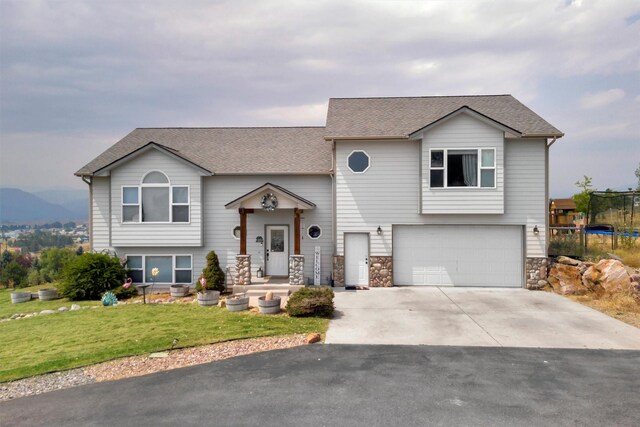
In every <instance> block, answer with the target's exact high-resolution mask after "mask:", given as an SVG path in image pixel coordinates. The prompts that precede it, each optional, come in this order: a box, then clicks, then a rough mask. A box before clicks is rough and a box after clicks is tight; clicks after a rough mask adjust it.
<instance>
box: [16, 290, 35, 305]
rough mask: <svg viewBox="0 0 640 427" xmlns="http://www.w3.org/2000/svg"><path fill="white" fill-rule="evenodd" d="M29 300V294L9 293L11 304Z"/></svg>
mask: <svg viewBox="0 0 640 427" xmlns="http://www.w3.org/2000/svg"><path fill="white" fill-rule="evenodd" d="M30 300H31V292H11V303H12V304H19V303H21V302H27V301H30Z"/></svg>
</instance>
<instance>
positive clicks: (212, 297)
mask: <svg viewBox="0 0 640 427" xmlns="http://www.w3.org/2000/svg"><path fill="white" fill-rule="evenodd" d="M219 298H220V292H218V291H207V292H205V293H203V292H198V304H200V305H201V306H203V307H208V306H211V305H217V304H218V299H219Z"/></svg>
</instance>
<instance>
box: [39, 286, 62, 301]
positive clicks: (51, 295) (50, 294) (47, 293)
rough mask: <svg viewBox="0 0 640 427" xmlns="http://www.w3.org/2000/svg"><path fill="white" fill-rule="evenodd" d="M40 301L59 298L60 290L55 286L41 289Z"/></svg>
mask: <svg viewBox="0 0 640 427" xmlns="http://www.w3.org/2000/svg"><path fill="white" fill-rule="evenodd" d="M38 298H39V299H40V301H51V300H54V299H57V298H58V291H57V290H56V289H53V288H46V289H40V290H39V291H38Z"/></svg>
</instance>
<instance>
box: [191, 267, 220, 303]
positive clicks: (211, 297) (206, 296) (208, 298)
mask: <svg viewBox="0 0 640 427" xmlns="http://www.w3.org/2000/svg"><path fill="white" fill-rule="evenodd" d="M196 291H197V292H198V304H200V305H201V306H203V307H208V306H211V305H217V304H218V299H219V298H220V292H219V291H215V290H213V289H209V288H208V287H207V279H206V278H205V277H204V275H202V276H201V277H200V280H199V281H198V282H197V283H196Z"/></svg>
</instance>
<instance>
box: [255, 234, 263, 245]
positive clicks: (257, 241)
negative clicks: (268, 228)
mask: <svg viewBox="0 0 640 427" xmlns="http://www.w3.org/2000/svg"><path fill="white" fill-rule="evenodd" d="M256 243H259V244H260V246H262V244H263V243H264V239H263V238H262V236H258V237H256Z"/></svg>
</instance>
